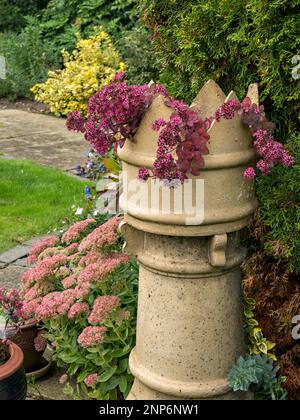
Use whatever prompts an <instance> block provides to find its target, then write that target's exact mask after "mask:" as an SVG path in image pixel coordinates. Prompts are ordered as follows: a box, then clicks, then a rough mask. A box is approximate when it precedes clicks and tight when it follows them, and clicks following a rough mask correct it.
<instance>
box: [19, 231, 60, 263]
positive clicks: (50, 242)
mask: <svg viewBox="0 0 300 420" xmlns="http://www.w3.org/2000/svg"><path fill="white" fill-rule="evenodd" d="M57 243H58V237H57V236H55V235H52V236H49V237H47V238H45V239H43V240H42V241H40V242H38V243H37V244H35V245H33V246H32V247H31V249H30V251H29V255H28V258H27V262H28V264H29V265H31V264H34V263H36V262H37V259H38V256H39V255H40V254H41V252H43V251H44V250H45V249H47V248H53V247H55V245H56V244H57Z"/></svg>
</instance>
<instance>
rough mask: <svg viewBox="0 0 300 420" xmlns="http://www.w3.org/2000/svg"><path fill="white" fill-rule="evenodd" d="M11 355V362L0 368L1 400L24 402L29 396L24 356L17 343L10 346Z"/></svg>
mask: <svg viewBox="0 0 300 420" xmlns="http://www.w3.org/2000/svg"><path fill="white" fill-rule="evenodd" d="M9 353H10V358H9V360H8V361H7V362H6V363H4V364H3V365H1V366H0V400H1V401H3V400H24V399H25V398H26V394H27V380H26V375H25V370H24V367H23V360H24V355H23V352H22V350H21V349H20V347H18V346H17V345H16V344H15V343H10V344H9Z"/></svg>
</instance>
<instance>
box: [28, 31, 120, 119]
mask: <svg viewBox="0 0 300 420" xmlns="http://www.w3.org/2000/svg"><path fill="white" fill-rule="evenodd" d="M77 37H78V40H77V45H76V49H75V50H74V51H73V52H72V53H71V54H69V53H68V52H66V51H63V52H62V53H63V62H64V68H63V69H62V70H57V71H50V72H49V79H48V80H47V81H46V82H45V83H40V84H37V85H35V86H34V87H33V88H31V91H32V92H33V93H34V95H35V99H36V100H37V101H39V102H43V103H44V104H46V105H48V106H49V108H50V110H51V112H53V113H54V114H57V115H67V114H68V113H69V112H72V111H75V110H77V109H78V110H81V111H82V112H83V113H84V114H86V113H87V105H88V99H89V97H90V96H91V95H93V94H94V93H95V92H96V91H97V90H99V89H101V88H103V87H104V86H105V85H107V84H109V83H110V82H111V80H112V78H113V77H114V75H115V74H116V73H118V72H120V71H124V70H125V65H124V63H122V62H121V61H120V57H119V54H118V52H117V51H116V50H115V48H114V47H113V45H112V42H111V39H110V37H109V35H108V34H107V33H106V32H103V31H101V32H100V33H98V34H96V35H93V36H91V37H90V38H88V39H81V37H80V35H79V34H78V35H77Z"/></svg>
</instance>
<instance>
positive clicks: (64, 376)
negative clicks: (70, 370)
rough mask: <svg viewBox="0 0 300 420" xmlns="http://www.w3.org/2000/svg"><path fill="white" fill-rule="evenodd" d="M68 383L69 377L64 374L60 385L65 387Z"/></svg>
mask: <svg viewBox="0 0 300 420" xmlns="http://www.w3.org/2000/svg"><path fill="white" fill-rule="evenodd" d="M67 381H68V375H66V374H64V375H62V376H61V377H60V378H59V383H60V384H62V385H65V383H66V382H67Z"/></svg>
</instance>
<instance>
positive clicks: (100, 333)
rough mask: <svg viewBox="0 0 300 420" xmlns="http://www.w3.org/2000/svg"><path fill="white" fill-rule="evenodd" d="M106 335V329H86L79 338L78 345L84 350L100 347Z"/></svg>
mask: <svg viewBox="0 0 300 420" xmlns="http://www.w3.org/2000/svg"><path fill="white" fill-rule="evenodd" d="M105 333H106V328H105V327H86V328H84V330H83V331H82V333H81V334H80V336H79V337H78V340H77V341H78V344H79V345H80V346H81V347H83V348H87V347H93V346H96V345H99V344H101V343H102V342H103V340H104V336H105Z"/></svg>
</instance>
